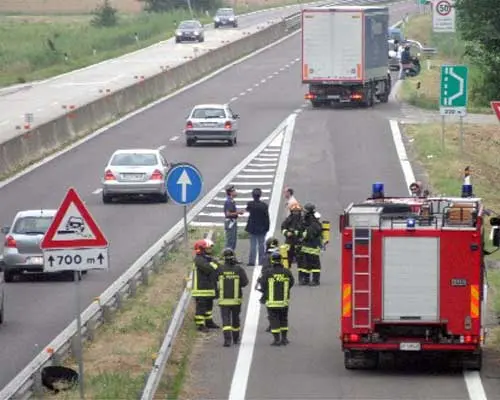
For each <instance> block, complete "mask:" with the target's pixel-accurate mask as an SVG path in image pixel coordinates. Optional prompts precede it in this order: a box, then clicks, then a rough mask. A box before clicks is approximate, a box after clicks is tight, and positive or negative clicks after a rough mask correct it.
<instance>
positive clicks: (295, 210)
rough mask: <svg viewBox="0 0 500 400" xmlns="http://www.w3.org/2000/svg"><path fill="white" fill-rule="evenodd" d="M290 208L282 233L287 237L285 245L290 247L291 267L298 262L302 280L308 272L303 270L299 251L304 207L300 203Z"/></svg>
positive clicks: (289, 260)
mask: <svg viewBox="0 0 500 400" xmlns="http://www.w3.org/2000/svg"><path fill="white" fill-rule="evenodd" d="M289 208H290V215H288V217H287V218H286V219H285V220H284V221H283V223H282V224H281V232H282V233H283V235H284V236H285V245H286V246H287V247H288V263H289V265H290V266H291V265H292V262H293V261H294V260H295V261H296V262H297V267H298V270H299V280H300V279H301V278H302V277H303V275H304V272H306V271H304V270H303V265H302V262H301V260H300V253H299V252H298V251H297V250H298V249H299V243H300V241H301V239H302V233H303V221H302V207H301V206H300V204H299V203H293V204H292V205H291V206H290V207H289Z"/></svg>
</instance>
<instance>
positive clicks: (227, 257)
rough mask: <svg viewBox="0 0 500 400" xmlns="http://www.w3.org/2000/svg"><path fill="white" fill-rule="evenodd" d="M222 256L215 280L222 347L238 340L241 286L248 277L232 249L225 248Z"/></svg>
mask: <svg viewBox="0 0 500 400" xmlns="http://www.w3.org/2000/svg"><path fill="white" fill-rule="evenodd" d="M222 256H223V257H224V264H223V265H222V266H221V267H219V268H218V269H217V276H218V279H217V281H218V289H219V307H220V313H221V318H222V331H223V335H224V347H229V346H231V340H232V342H233V343H234V344H239V342H240V314H241V302H242V299H243V291H242V288H244V287H245V286H247V285H248V277H247V274H246V272H245V270H244V269H243V268H242V267H241V266H240V265H239V264H238V260H237V259H236V254H235V253H234V251H233V249H229V248H228V249H225V250H224V252H223V253H222Z"/></svg>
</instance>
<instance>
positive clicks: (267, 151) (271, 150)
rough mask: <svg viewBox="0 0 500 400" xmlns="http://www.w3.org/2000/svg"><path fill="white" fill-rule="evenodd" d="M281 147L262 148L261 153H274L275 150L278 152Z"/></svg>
mask: <svg viewBox="0 0 500 400" xmlns="http://www.w3.org/2000/svg"><path fill="white" fill-rule="evenodd" d="M280 151H281V149H275V148H267V149H264V150H263V153H261V155H263V154H265V153H275V152H278V153H279V152H280Z"/></svg>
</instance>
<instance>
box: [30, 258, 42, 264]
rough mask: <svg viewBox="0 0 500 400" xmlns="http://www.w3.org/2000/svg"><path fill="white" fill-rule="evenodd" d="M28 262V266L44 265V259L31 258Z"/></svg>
mask: <svg viewBox="0 0 500 400" xmlns="http://www.w3.org/2000/svg"><path fill="white" fill-rule="evenodd" d="M27 261H28V264H35V265H43V257H30V258H28V260H27Z"/></svg>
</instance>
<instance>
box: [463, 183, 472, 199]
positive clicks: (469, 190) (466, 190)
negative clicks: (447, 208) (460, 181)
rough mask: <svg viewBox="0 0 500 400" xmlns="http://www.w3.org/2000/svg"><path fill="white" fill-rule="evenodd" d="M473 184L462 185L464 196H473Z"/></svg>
mask: <svg viewBox="0 0 500 400" xmlns="http://www.w3.org/2000/svg"><path fill="white" fill-rule="evenodd" d="M472 196H473V194H472V185H462V197H472Z"/></svg>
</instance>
